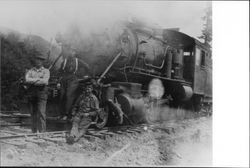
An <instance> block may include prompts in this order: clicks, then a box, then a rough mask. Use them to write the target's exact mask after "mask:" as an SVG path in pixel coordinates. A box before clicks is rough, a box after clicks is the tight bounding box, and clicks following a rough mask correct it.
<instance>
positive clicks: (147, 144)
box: [0, 117, 212, 166]
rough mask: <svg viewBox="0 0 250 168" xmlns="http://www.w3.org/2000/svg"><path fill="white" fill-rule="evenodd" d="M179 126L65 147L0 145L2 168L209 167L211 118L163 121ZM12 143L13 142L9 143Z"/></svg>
mask: <svg viewBox="0 0 250 168" xmlns="http://www.w3.org/2000/svg"><path fill="white" fill-rule="evenodd" d="M172 124H173V125H181V127H179V128H178V129H175V130H173V132H172V133H170V134H168V133H167V132H165V131H163V130H157V131H152V130H149V129H147V128H145V132H143V133H140V134H139V133H137V134H127V135H119V136H113V137H109V138H107V139H105V140H104V139H98V138H82V139H81V140H80V141H79V142H78V143H75V144H73V145H68V144H66V143H61V144H56V143H53V142H48V141H45V142H41V143H39V144H37V143H33V142H24V143H23V144H25V145H18V146H16V145H11V144H6V143H3V142H1V143H0V145H1V163H0V165H1V166H166V165H176V166H211V165H212V118H211V117H203V118H199V119H189V120H185V121H182V122H181V123H180V122H170V121H168V122H164V123H162V124H161V127H163V128H164V127H168V126H170V125H172ZM12 142H13V141H12Z"/></svg>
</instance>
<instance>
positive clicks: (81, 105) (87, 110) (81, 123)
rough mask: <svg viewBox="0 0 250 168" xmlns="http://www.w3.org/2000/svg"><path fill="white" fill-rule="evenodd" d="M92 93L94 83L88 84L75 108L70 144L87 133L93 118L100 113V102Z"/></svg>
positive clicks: (73, 110)
mask: <svg viewBox="0 0 250 168" xmlns="http://www.w3.org/2000/svg"><path fill="white" fill-rule="evenodd" d="M92 91H93V88H92V83H87V84H86V85H85V87H84V88H83V92H82V94H81V95H80V96H79V98H78V99H77V100H76V102H75V104H74V106H73V109H72V116H73V117H72V120H73V122H72V129H71V131H70V135H69V137H68V138H67V141H68V143H73V142H76V141H78V140H79V139H80V138H81V137H82V136H83V135H84V134H85V133H86V131H87V129H88V127H89V126H90V125H91V122H92V117H94V116H96V115H97V113H98V111H99V101H98V99H97V97H96V96H95V95H94V94H93V93H92Z"/></svg>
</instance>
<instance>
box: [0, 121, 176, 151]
mask: <svg viewBox="0 0 250 168" xmlns="http://www.w3.org/2000/svg"><path fill="white" fill-rule="evenodd" d="M175 129H176V126H175V127H173V126H169V127H161V126H160V124H157V123H156V124H140V125H136V126H130V125H128V126H116V127H105V128H103V129H101V130H98V129H88V131H87V133H86V135H84V137H86V138H100V139H106V138H109V137H113V136H121V135H123V136H129V137H131V135H138V134H141V133H143V132H147V131H149V130H151V131H156V130H160V131H163V132H165V133H168V134H171V133H174V132H175ZM68 133H69V132H68V131H53V132H44V133H22V134H20V133H17V132H13V131H5V130H0V135H1V136H0V143H5V144H10V145H15V146H25V145H26V144H27V142H32V143H36V144H39V145H40V144H43V143H46V142H53V143H57V144H61V145H62V144H64V143H66V135H67V134H68ZM3 134H4V135H3Z"/></svg>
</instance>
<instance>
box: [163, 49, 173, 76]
mask: <svg viewBox="0 0 250 168" xmlns="http://www.w3.org/2000/svg"><path fill="white" fill-rule="evenodd" d="M172 57H173V54H172V52H171V51H170V50H168V51H167V54H166V66H165V68H166V69H165V75H166V77H167V78H171V69H172Z"/></svg>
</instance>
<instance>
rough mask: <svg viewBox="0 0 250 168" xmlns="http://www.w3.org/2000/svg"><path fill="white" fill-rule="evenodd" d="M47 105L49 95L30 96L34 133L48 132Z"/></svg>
mask: <svg viewBox="0 0 250 168" xmlns="http://www.w3.org/2000/svg"><path fill="white" fill-rule="evenodd" d="M46 104H47V95H46V94H45V93H40V94H38V95H35V96H30V98H29V107H30V113H31V130H32V132H37V131H39V132H45V131H46Z"/></svg>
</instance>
